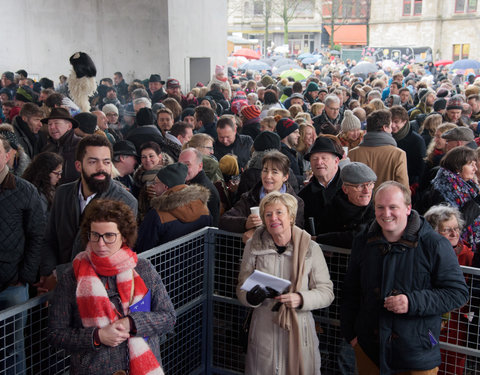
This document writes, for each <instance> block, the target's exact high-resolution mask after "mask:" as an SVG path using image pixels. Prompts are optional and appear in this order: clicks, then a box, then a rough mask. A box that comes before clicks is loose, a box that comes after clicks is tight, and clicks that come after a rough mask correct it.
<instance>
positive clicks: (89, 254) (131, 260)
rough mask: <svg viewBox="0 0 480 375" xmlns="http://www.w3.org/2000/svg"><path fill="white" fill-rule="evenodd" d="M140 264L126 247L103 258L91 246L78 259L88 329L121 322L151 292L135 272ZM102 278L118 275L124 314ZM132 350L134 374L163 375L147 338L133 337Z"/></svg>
mask: <svg viewBox="0 0 480 375" xmlns="http://www.w3.org/2000/svg"><path fill="white" fill-rule="evenodd" d="M137 261H138V259H137V254H135V253H134V252H133V251H132V250H131V249H130V248H129V247H128V246H126V245H125V246H123V247H122V248H121V249H120V250H118V251H117V252H116V253H114V254H113V255H111V256H109V257H99V256H97V255H96V254H95V253H94V252H93V251H92V249H91V247H90V245H89V244H88V245H87V247H86V250H85V251H83V252H81V253H79V254H78V255H77V256H76V257H75V259H74V260H73V271H74V274H75V277H76V279H77V289H76V297H77V305H78V311H79V314H80V318H81V320H82V324H83V326H84V327H85V328H87V327H98V328H103V327H106V326H108V325H109V324H111V323H113V322H115V321H117V320H118V319H119V315H120V316H122V315H123V316H127V315H128V313H129V306H131V305H133V304H135V303H137V302H139V301H141V300H142V299H143V297H144V296H145V295H146V294H147V293H148V289H147V286H146V285H145V282H144V281H143V279H142V278H141V277H140V275H139V274H138V273H137V271H135V267H136V265H137ZM99 275H101V276H107V277H112V276H116V284H117V290H118V294H119V295H120V300H121V304H122V309H123V311H122V312H123V314H120V313H119V312H118V311H117V309H116V308H115V305H114V304H113V303H112V302H111V301H110V299H109V298H108V293H107V290H106V288H105V286H104V285H103V283H102V281H101V280H100V277H99ZM128 351H129V359H130V365H129V366H130V374H132V375H144V374H149V375H150V374H152V375H153V374H155V375H163V370H162V368H161V366H160V364H159V363H158V361H157V359H156V357H155V355H154V354H153V352H152V351H151V349H150V346H149V345H148V344H147V342H146V341H145V340H144V339H143V337H130V338H129V339H128Z"/></svg>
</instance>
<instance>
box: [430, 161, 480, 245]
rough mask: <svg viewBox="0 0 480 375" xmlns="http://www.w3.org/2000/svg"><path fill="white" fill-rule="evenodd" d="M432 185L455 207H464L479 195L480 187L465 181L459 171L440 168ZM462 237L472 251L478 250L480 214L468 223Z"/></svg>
mask: <svg viewBox="0 0 480 375" xmlns="http://www.w3.org/2000/svg"><path fill="white" fill-rule="evenodd" d="M432 186H433V188H434V189H435V190H437V191H438V192H439V193H440V194H442V196H443V198H444V199H445V201H446V202H447V203H449V204H451V205H452V206H453V207H457V208H458V209H460V210H461V209H462V207H463V206H464V205H465V204H467V203H468V202H469V201H471V200H472V199H474V198H475V197H476V196H477V195H478V193H479V192H478V188H477V187H476V186H475V184H474V183H473V182H469V181H465V180H464V179H462V178H461V177H460V176H459V175H458V174H457V173H454V172H452V171H449V170H447V169H445V168H440V169H439V170H438V172H437V175H436V176H435V178H434V179H433V180H432ZM460 239H461V240H462V241H464V242H466V243H468V244H469V245H470V246H472V251H473V252H476V251H477V250H478V248H479V242H480V216H478V217H476V218H475V220H473V222H471V223H466V225H465V227H464V228H463V230H462V233H460Z"/></svg>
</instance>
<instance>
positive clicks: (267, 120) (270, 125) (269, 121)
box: [260, 116, 277, 132]
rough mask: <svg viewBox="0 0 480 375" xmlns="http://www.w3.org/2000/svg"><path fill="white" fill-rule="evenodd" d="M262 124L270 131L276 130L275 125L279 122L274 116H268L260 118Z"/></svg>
mask: <svg viewBox="0 0 480 375" xmlns="http://www.w3.org/2000/svg"><path fill="white" fill-rule="evenodd" d="M260 125H263V126H265V127H266V128H267V129H268V130H269V131H272V132H275V126H277V122H276V121H275V119H274V118H273V116H267V117H264V118H263V119H262V120H260Z"/></svg>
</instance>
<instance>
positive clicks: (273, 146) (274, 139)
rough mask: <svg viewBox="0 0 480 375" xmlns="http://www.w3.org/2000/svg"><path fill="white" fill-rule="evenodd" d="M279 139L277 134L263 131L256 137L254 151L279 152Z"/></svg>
mask: <svg viewBox="0 0 480 375" xmlns="http://www.w3.org/2000/svg"><path fill="white" fill-rule="evenodd" d="M280 144H281V141H280V137H279V136H278V134H277V133H274V132H269V131H264V132H261V133H260V134H259V135H257V136H256V138H255V141H254V142H253V148H254V149H255V151H265V150H280Z"/></svg>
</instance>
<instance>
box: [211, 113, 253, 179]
mask: <svg viewBox="0 0 480 375" xmlns="http://www.w3.org/2000/svg"><path fill="white" fill-rule="evenodd" d="M252 145H253V139H252V138H251V137H250V136H248V135H243V134H237V126H236V125H235V124H234V122H233V119H232V117H231V116H222V117H220V119H219V120H218V121H217V139H216V140H215V143H214V144H213V148H214V150H215V151H214V155H215V157H216V158H217V160H220V159H221V158H222V157H223V156H224V155H227V154H234V155H237V161H238V167H239V168H240V170H241V171H242V170H243V169H244V168H245V166H246V164H247V162H248V159H250V149H251V148H252Z"/></svg>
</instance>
